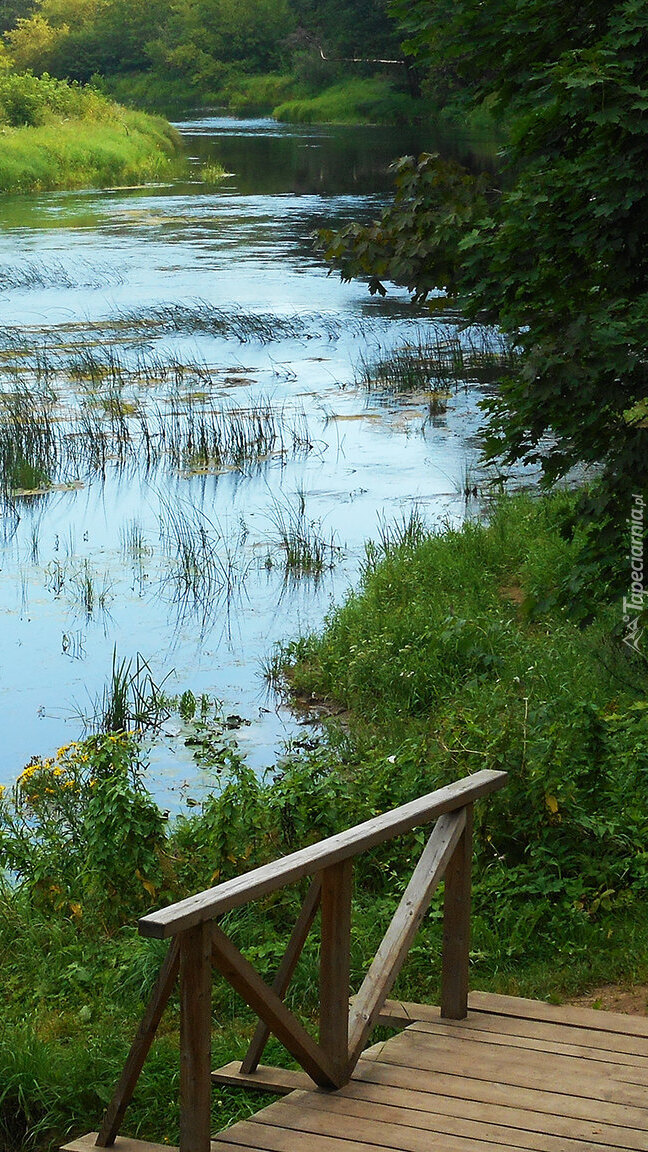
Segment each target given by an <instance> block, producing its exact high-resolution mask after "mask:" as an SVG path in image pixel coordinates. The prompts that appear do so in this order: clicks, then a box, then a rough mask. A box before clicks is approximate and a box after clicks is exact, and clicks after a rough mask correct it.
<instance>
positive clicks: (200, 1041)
mask: <svg viewBox="0 0 648 1152" xmlns="http://www.w3.org/2000/svg"><path fill="white" fill-rule="evenodd" d="M211 958H212V941H211V927H210V925H209V924H198V925H197V926H196V927H195V928H191V929H190V930H189V931H188V932H185V933H184V934H183V935H182V937H181V938H180V1152H209V1141H210V1133H211V1026H212V1020H211V981H212V970H211Z"/></svg>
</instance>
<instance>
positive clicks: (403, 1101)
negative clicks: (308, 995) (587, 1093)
mask: <svg viewBox="0 0 648 1152" xmlns="http://www.w3.org/2000/svg"><path fill="white" fill-rule="evenodd" d="M381 1071H382V1072H384V1068H382V1070H381ZM398 1071H399V1072H400V1071H401V1070H400V1069H399V1070H398ZM403 1079H404V1081H406V1075H405V1076H404V1077H403ZM435 1082H436V1078H435ZM462 1083H463V1082H462ZM311 1095H312V1099H313V1102H314V1101H315V1100H316V1099H322V1100H324V1101H327V1100H331V1101H333V1100H342V1099H353V1100H357V1101H359V1102H360V1103H367V1105H368V1106H369V1107H372V1108H376V1107H378V1108H379V1109H381V1107H382V1106H390V1105H391V1106H395V1107H397V1108H399V1109H401V1110H402V1111H403V1112H404V1113H409V1112H412V1113H414V1114H415V1115H418V1113H419V1112H433V1113H435V1124H436V1125H437V1126H438V1125H445V1124H447V1125H449V1126H450V1127H449V1129H448V1130H452V1131H453V1132H455V1131H456V1134H457V1135H459V1134H460V1133H459V1131H458V1129H455V1127H454V1125H455V1124H461V1123H463V1122H464V1121H470V1122H471V1123H473V1124H477V1125H478V1126H479V1125H481V1124H490V1125H493V1126H497V1125H499V1126H500V1127H501V1126H503V1127H504V1128H505V1131H506V1132H513V1134H514V1136H515V1129H518V1128H519V1129H521V1130H522V1132H523V1133H527V1134H528V1133H531V1135H532V1136H533V1137H536V1138H537V1140H538V1141H539V1143H540V1147H541V1149H543V1152H550V1149H551V1142H552V1141H553V1139H554V1137H568V1138H569V1139H573V1138H575V1137H576V1138H579V1139H582V1140H586V1141H589V1142H590V1143H591V1144H592V1146H593V1147H594V1148H596V1149H597V1152H601V1146H603V1148H604V1149H610V1148H631V1149H640V1150H641V1152H645V1149H646V1132H645V1130H644V1131H643V1132H640V1131H638V1130H637V1129H631V1128H619V1127H615V1126H614V1125H612V1124H604V1123H602V1122H601V1121H593V1120H590V1119H584V1118H580V1119H575V1118H573V1117H570V1116H561V1115H554V1114H553V1113H543V1112H534V1111H532V1110H531V1109H530V1108H515V1107H510V1106H507V1105H504V1104H499V1103H489V1102H488V1101H486V1100H480V1099H469V1098H468V1097H467V1096H465V1097H464V1096H463V1095H457V1096H443V1095H441V1094H440V1093H435V1092H433V1091H419V1090H417V1089H413V1088H405V1087H397V1086H395V1085H393V1084H388V1083H382V1082H381V1083H376V1084H371V1083H369V1081H368V1080H367V1079H366V1078H365V1079H363V1080H362V1081H356V1080H353V1081H351V1083H350V1084H346V1085H345V1087H344V1088H341V1089H340V1091H339V1092H336V1093H327V1094H326V1095H324V1094H323V1093H320V1092H318V1091H315V1092H313V1093H312V1094H311ZM295 1096H296V1094H294V1093H293V1095H292V1096H290V1097H287V1100H288V1102H290V1101H292V1100H293V1099H294V1098H295ZM444 1131H445V1128H444ZM528 1139H529V1137H528V1135H524V1136H521V1137H520V1138H519V1141H518V1142H519V1143H521V1144H524V1142H525V1140H528ZM503 1143H504V1144H506V1141H504V1140H503Z"/></svg>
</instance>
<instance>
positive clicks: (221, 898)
mask: <svg viewBox="0 0 648 1152" xmlns="http://www.w3.org/2000/svg"><path fill="white" fill-rule="evenodd" d="M505 782H506V773H504V772H490V771H482V772H477V773H476V774H475V775H474V776H469V777H466V778H465V779H463V780H459V781H457V782H456V783H454V784H449V785H448V786H447V787H445V788H440V789H438V790H437V791H436V792H431V793H430V794H429V795H427V796H422V797H420V799H418V800H413V801H412V802H411V803H409V804H404V805H402V806H401V807H400V808H395V809H393V810H392V811H391V812H386V813H384V814H383V815H382V816H376V817H374V818H373V819H371V820H367V821H366V822H365V823H364V824H358V825H357V826H356V827H354V828H349V829H348V830H347V831H345V832H340V833H339V834H338V835H336V836H330V837H329V838H328V839H326V840H321V841H319V842H318V843H316V844H311V845H310V846H309V847H307V848H303V849H301V850H300V851H298V852H293V853H292V854H291V855H290V856H284V857H283V859H281V860H277V861H275V862H273V863H271V864H266V865H264V866H263V867H261V868H255V869H254V870H253V871H251V872H248V873H247V874H245V875H242V876H237V877H236V878H235V879H233V880H228V881H226V882H225V883H223V884H218V885H217V886H216V887H215V888H210V889H208V890H207V891H205V892H200V893H198V895H196V896H191V897H189V898H188V899H186V900H181V901H179V902H178V903H177V904H172V905H170V906H169V907H168V908H163V909H161V910H160V911H159V912H154V913H152V914H151V915H149V916H145V917H144V918H143V919H142V920H140V922H139V930H140V933H141V934H142V935H143V936H151V937H157V938H163V939H166V938H170V939H171V944H170V947H169V951H168V953H167V956H166V958H165V960H164V963H163V964H162V968H161V970H160V974H159V977H158V980H157V983H156V985H155V988H154V990H153V993H152V996H151V999H150V1001H149V1005H148V1008H147V1010H146V1013H145V1016H144V1018H143V1020H142V1022H141V1024H140V1027H139V1030H138V1033H137V1036H136V1037H135V1040H134V1042H133V1045H132V1048H131V1051H130V1054H129V1057H128V1060H127V1062H126V1066H125V1068H124V1071H123V1073H122V1076H121V1078H120V1081H119V1083H118V1085H117V1088H116V1089H115V1093H114V1096H113V1099H112V1101H111V1103H110V1105H109V1107H108V1110H107V1112H106V1115H105V1118H104V1122H103V1125H102V1127H101V1131H100V1132H99V1135H98V1137H97V1140H96V1145H97V1146H98V1147H100V1148H106V1147H109V1146H110V1145H112V1144H114V1142H115V1138H116V1136H117V1133H118V1131H119V1128H120V1126H121V1122H122V1120H123V1117H124V1113H125V1111H126V1108H127V1106H128V1104H129V1102H130V1100H131V1097H132V1095H133V1091H134V1089H135V1085H136V1083H137V1079H138V1077H139V1074H140V1072H141V1070H142V1066H143V1064H144V1061H145V1059H146V1056H147V1054H148V1051H149V1049H150V1047H151V1044H152V1041H153V1038H154V1036H155V1032H156V1029H157V1026H158V1024H159V1022H160V1019H161V1017H162V1013H163V1011H164V1008H165V1006H166V1003H167V1001H168V999H169V996H170V995H171V992H172V991H173V988H174V985H175V983H176V980H177V978H178V975H179V977H180V1152H209V1148H210V1137H211V1132H210V1116H211V1026H212V1021H211V982H212V966H213V967H215V968H217V969H218V971H219V972H220V973H221V975H222V976H224V977H225V979H226V980H227V981H228V982H229V983H230V984H231V986H232V987H233V988H234V989H235V990H236V991H237V992H238V993H240V995H241V996H242V997H243V999H244V1000H245V1001H246V1002H247V1004H248V1005H249V1006H250V1007H251V1008H252V1009H253V1010H254V1011H255V1012H256V1013H257V1015H258V1016H259V1024H258V1027H257V1029H256V1032H255V1034H254V1037H253V1039H252V1043H251V1044H250V1047H249V1050H248V1053H247V1055H246V1057H245V1059H244V1060H243V1062H242V1065H241V1071H242V1072H244V1073H246V1074H247V1075H248V1076H250V1075H252V1074H253V1073H254V1072H255V1070H256V1068H257V1067H258V1064H259V1061H260V1059H261V1056H262V1054H263V1050H264V1047H265V1045H266V1042H267V1040H268V1037H269V1035H270V1033H272V1034H274V1035H275V1036H276V1037H277V1038H278V1039H279V1040H280V1041H281V1042H282V1043H283V1044H284V1046H285V1047H286V1048H287V1049H288V1051H289V1052H290V1053H291V1055H292V1056H294V1058H295V1059H296V1060H297V1061H298V1063H299V1064H300V1065H301V1067H302V1068H303V1069H304V1070H305V1071H306V1072H307V1073H308V1075H309V1076H310V1077H311V1078H312V1080H314V1081H315V1083H316V1084H319V1085H321V1086H322V1087H324V1088H330V1089H332V1088H338V1087H341V1086H342V1085H343V1084H346V1083H347V1082H348V1080H349V1079H350V1077H351V1075H352V1072H353V1069H354V1068H355V1066H356V1064H357V1062H358V1059H359V1058H360V1055H361V1053H362V1052H363V1050H364V1048H365V1047H366V1044H367V1040H368V1038H369V1035H370V1033H371V1031H372V1029H373V1027H374V1026H375V1023H376V1021H377V1019H378V1016H379V1015H380V1012H381V1009H382V1007H383V1005H384V1003H385V1000H386V998H387V996H388V995H389V992H390V990H391V988H392V986H393V984H394V982H395V980H396V978H397V976H398V973H399V971H400V969H401V967H402V965H403V963H404V961H405V958H406V956H407V953H408V951H409V948H410V945H411V943H412V940H413V939H414V936H415V934H416V931H417V929H418V926H419V924H420V922H421V920H422V919H423V916H424V915H425V912H426V911H427V908H428V906H429V904H430V901H431V899H432V896H433V894H434V891H435V889H436V888H437V886H438V884H439V882H440V880H441V879H442V878H443V877H444V876H445V893H444V923H443V946H442V958H441V968H442V978H441V1014H442V1015H443V1016H445V1017H450V1018H454V1019H461V1018H462V1017H464V1016H465V1015H466V1012H467V997H468V950H469V937H470V874H471V861H472V812H473V804H474V802H475V801H476V800H478V799H480V798H481V797H484V796H488V795H489V794H490V793H492V792H494V791H496V790H498V789H499V788H501V787H502V786H503V785H504V784H505ZM434 819H436V824H435V827H434V829H433V831H432V834H431V835H430V838H429V840H428V842H427V844H426V846H425V848H424V850H423V853H422V855H421V858H420V860H419V862H418V864H417V865H416V868H415V869H414V873H413V875H412V878H411V880H410V882H409V884H408V886H407V889H406V891H405V893H404V895H403V897H402V899H401V901H400V904H399V905H398V908H397V909H396V912H395V914H394V917H393V919H392V921H391V924H390V925H389V928H388V929H387V932H386V933H385V936H384V938H383V941H382V943H381V945H380V947H379V949H378V951H377V953H376V956H375V958H374V960H373V962H372V964H371V966H370V968H369V971H368V972H367V975H366V977H365V979H364V981H363V984H362V986H361V988H360V991H359V992H358V994H357V996H355V997H354V998H353V1001H352V1003H351V1006H350V1003H349V971H350V947H351V893H352V873H353V861H354V858H355V857H356V856H358V855H360V853H362V852H365V851H367V849H369V848H374V847H375V846H376V845H377V844H382V843H384V842H385V841H387V840H391V839H392V838H394V837H396V836H399V835H401V834H403V833H406V832H410V831H411V830H412V829H413V828H416V827H418V826H420V825H422V824H428V823H430V822H431V821H432V820H434ZM305 877H312V880H311V884H310V888H309V890H308V894H307V896H306V900H305V902H304V905H303V907H302V910H301V913H300V915H299V918H298V920H297V923H296V925H295V928H294V930H293V933H292V936H291V937H290V940H289V943H288V947H287V950H286V953H285V955H284V958H283V960H282V962H281V965H280V967H279V970H278V972H277V974H276V977H275V980H274V982H273V984H272V986H271V987H270V986H269V985H268V984H266V982H265V981H264V980H263V979H262V978H261V977H260V976H259V974H258V973H257V972H256V971H255V969H254V968H253V966H252V965H251V964H250V962H249V961H248V960H246V959H245V957H244V956H243V955H242V954H241V952H240V951H239V950H238V948H237V947H236V946H235V944H233V943H232V941H231V940H230V939H229V937H228V936H227V935H226V934H225V933H224V932H223V930H222V929H221V928H220V927H219V926H218V924H217V923H216V920H217V918H218V917H220V916H222V915H223V914H224V913H226V912H229V911H231V910H232V909H233V908H237V907H240V906H241V905H242V904H247V903H249V902H250V901H253V900H257V899H259V898H260V897H262V896H266V895H267V894H268V893H269V892H274V891H276V890H277V889H280V888H283V887H285V886H286V885H288V884H293V883H295V882H296V881H299V880H303V879H304V878H305ZM318 908H320V909H321V948H320V1027H319V1042H316V1041H315V1040H314V1039H313V1038H312V1036H311V1035H310V1033H309V1032H307V1030H306V1029H305V1028H304V1026H303V1025H302V1024H301V1022H300V1021H299V1020H298V1019H297V1017H296V1016H295V1015H294V1013H293V1012H291V1011H290V1010H289V1009H288V1008H287V1007H286V1005H285V1003H284V996H285V994H286V990H287V988H288V985H289V982H290V979H291V976H292V974H293V972H294V969H295V967H296V964H297V961H298V959H299V955H300V953H301V950H302V948H303V945H304V942H305V940H306V937H307V935H308V933H309V930H310V928H311V925H312V923H313V920H314V918H315V915H316V912H317V910H318Z"/></svg>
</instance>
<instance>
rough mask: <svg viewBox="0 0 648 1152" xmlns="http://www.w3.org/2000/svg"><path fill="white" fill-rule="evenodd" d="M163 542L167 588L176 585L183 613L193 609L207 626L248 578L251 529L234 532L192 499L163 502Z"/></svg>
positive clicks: (174, 598) (173, 592)
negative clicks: (247, 549) (245, 553)
mask: <svg viewBox="0 0 648 1152" xmlns="http://www.w3.org/2000/svg"><path fill="white" fill-rule="evenodd" d="M159 530H160V541H161V544H162V549H163V553H164V556H165V559H166V562H167V572H166V573H165V575H164V576H163V577H162V587H163V589H168V588H169V587H170V588H171V595H172V601H173V603H174V604H175V605H176V607H177V608H178V609H179V612H180V618H181V619H182V618H184V616H185V615H186V613H187V612H189V611H190V612H193V613H194V614H196V615H197V616H198V618H199V621H200V623H201V627H202V628H203V629H204V628H206V627H207V626H208V624H209V623H211V622H212V620H213V617H214V614H215V613H216V612H217V611H218V610H219V609H220V607H221V606H223V605H224V606H225V607H226V608H227V607H228V606H229V605H230V604H231V601H232V599H233V597H234V596H235V595H236V594H237V592H239V591H240V590H241V589H242V588H243V586H244V583H245V579H246V576H247V574H248V572H249V569H250V562H249V561H248V560H246V559H245V558H244V557H243V555H242V546H243V544H244V543H245V538H246V536H247V531H246V530H245V527H244V526H241V525H239V532H238V534H237V535H235V536H232V533H231V532H230V531H229V526H227V527H226V528H221V527H220V525H219V524H216V523H214V521H212V520H210V518H209V517H208V516H207V515H206V514H205V513H204V512H202V511H201V510H200V509H198V508H195V507H194V506H193V505H191V504H178V503H177V502H176V503H174V504H171V503H170V502H169V501H165V500H163V501H162V502H161V510H160V516H159Z"/></svg>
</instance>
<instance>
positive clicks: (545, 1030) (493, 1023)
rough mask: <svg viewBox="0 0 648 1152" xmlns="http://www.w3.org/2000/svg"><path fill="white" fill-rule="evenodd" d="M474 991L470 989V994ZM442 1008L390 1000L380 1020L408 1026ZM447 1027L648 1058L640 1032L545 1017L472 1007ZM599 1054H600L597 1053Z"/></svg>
mask: <svg viewBox="0 0 648 1152" xmlns="http://www.w3.org/2000/svg"><path fill="white" fill-rule="evenodd" d="M472 995H474V993H471V996H472ZM440 1015H441V1011H440V1009H439V1008H437V1007H436V1005H434V1004H415V1003H412V1002H410V1001H401V1000H387V1001H385V1005H384V1007H383V1010H382V1012H381V1013H380V1017H379V1023H381V1024H385V1025H387V1026H388V1027H393V1028H406V1027H408V1025H409V1024H412V1023H414V1022H415V1021H417V1020H422V1021H430V1022H431V1023H438V1021H439V1019H440ZM444 1027H446V1028H456V1029H463V1028H464V1027H468V1028H473V1029H478V1030H480V1031H487V1032H497V1033H499V1034H500V1035H512V1036H529V1037H533V1038H534V1039H536V1040H547V1041H550V1042H551V1041H556V1042H560V1043H564V1044H575V1045H579V1044H580V1045H583V1044H586V1045H587V1047H588V1049H592V1050H594V1051H596V1050H597V1049H598V1050H601V1049H602V1050H603V1051H604V1052H605V1053H606V1054H607V1055H608V1056H609V1057H610V1059H614V1060H615V1062H616V1063H629V1062H633V1063H634V1062H638V1063H641V1062H643V1060H647V1059H648V1044H647V1043H646V1040H645V1039H644V1038H642V1037H641V1036H636V1037H635V1036H624V1035H622V1034H621V1033H618V1032H602V1031H600V1030H598V1029H594V1028H587V1029H586V1030H585V1031H584V1030H583V1029H582V1028H575V1027H574V1026H573V1025H571V1024H563V1023H562V1022H561V1023H557V1022H554V1021H553V1020H552V1021H551V1022H548V1021H543V1020H530V1019H529V1018H528V1017H521V1018H520V1017H517V1016H496V1015H493V1014H492V1013H489V1012H481V1011H479V1012H475V1011H472V1010H471V1011H470V1012H469V1015H468V1017H467V1019H466V1020H447V1021H445V1022H444ZM597 1058H598V1057H597Z"/></svg>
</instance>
